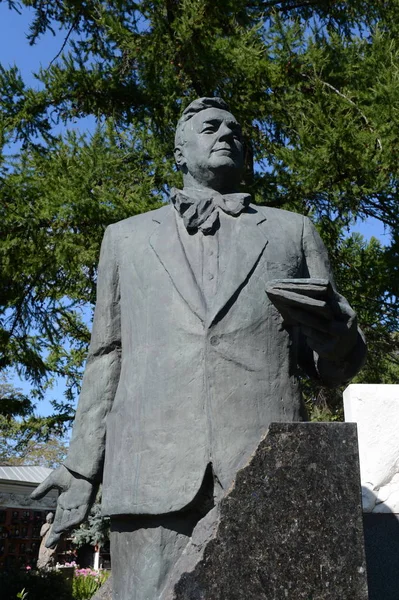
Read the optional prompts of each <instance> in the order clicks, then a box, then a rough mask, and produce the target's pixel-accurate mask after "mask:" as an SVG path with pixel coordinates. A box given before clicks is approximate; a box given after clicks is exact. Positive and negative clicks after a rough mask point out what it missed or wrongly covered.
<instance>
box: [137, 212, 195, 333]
mask: <svg viewBox="0 0 399 600" xmlns="http://www.w3.org/2000/svg"><path fill="white" fill-rule="evenodd" d="M175 213H176V211H175V209H174V208H173V207H170V210H168V211H165V216H164V217H163V218H162V221H161V222H159V221H156V222H157V223H158V226H157V227H156V228H155V231H154V232H153V234H152V235H151V237H150V240H149V241H150V246H151V248H152V249H153V250H154V252H155V254H156V255H157V257H158V259H159V261H160V262H161V264H162V266H163V267H164V269H165V270H166V271H167V273H168V275H169V277H170V279H171V281H172V283H173V285H174V287H175V288H176V290H177V291H178V293H179V294H180V296H181V297H182V298H183V300H184V301H185V302H186V304H187V305H188V306H189V308H190V309H191V310H192V312H193V313H194V314H195V315H196V316H197V317H198V318H199V319H200V320H201V321H202V322H204V321H205V310H206V308H205V302H204V299H203V296H202V292H201V290H200V288H199V287H198V285H197V282H196V279H195V276H194V273H193V271H192V269H191V266H190V263H189V261H188V260H187V256H186V254H185V251H184V248H183V245H182V243H181V240H180V236H179V232H178V229H177V226H176V216H175Z"/></svg>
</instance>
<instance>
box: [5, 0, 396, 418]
mask: <svg viewBox="0 0 399 600" xmlns="http://www.w3.org/2000/svg"><path fill="white" fill-rule="evenodd" d="M8 5H9V6H10V7H11V8H13V7H14V8H17V4H16V3H15V2H13V1H11V0H9V2H8ZM22 5H26V6H30V7H31V9H32V10H33V14H34V18H33V21H32V26H31V30H30V34H29V43H32V44H35V43H40V40H41V36H42V35H43V33H44V32H46V31H47V30H49V29H51V28H58V27H62V28H63V31H64V35H65V42H64V44H63V47H62V48H60V53H59V55H58V56H56V57H52V60H51V62H50V61H49V66H48V67H47V68H42V69H41V70H40V71H39V73H38V74H37V76H38V79H39V81H40V82H41V83H42V88H41V89H40V90H39V91H38V90H36V89H33V88H29V87H27V86H26V85H25V84H24V82H23V80H22V78H21V76H20V74H19V72H18V69H17V68H16V67H13V68H9V69H5V68H3V67H2V68H1V69H0V89H1V90H2V91H1V106H0V130H1V136H0V139H1V141H2V144H3V148H4V149H6V148H7V144H8V143H9V142H10V141H19V142H20V143H21V144H22V149H21V151H20V152H18V154H17V155H16V156H14V157H12V158H10V157H8V156H6V154H5V153H3V157H2V162H1V163H0V195H1V203H0V211H1V215H0V217H1V219H0V223H1V225H0V228H1V236H0V257H1V258H0V260H1V265H2V282H3V285H2V291H1V293H0V300H1V301H0V318H1V323H0V343H1V348H2V353H1V356H0V368H6V367H7V366H16V367H17V368H18V369H19V372H20V374H21V375H22V376H24V377H26V378H28V379H29V380H30V381H32V382H33V383H34V384H35V386H36V388H37V390H38V393H39V395H40V393H41V391H42V390H43V387H44V386H45V385H46V382H48V380H49V379H51V377H52V376H56V375H57V376H58V375H59V376H62V377H65V378H66V380H67V384H68V385H67V388H68V390H67V398H66V404H65V405H64V406H63V410H64V414H66V412H67V413H68V414H69V415H70V416H71V415H72V413H73V400H74V398H75V397H76V394H77V392H78V389H79V382H80V374H81V367H82V362H83V360H84V357H85V353H86V348H87V343H88V339H89V335H88V331H87V327H86V325H85V322H84V319H83V318H82V311H84V310H85V308H84V307H86V306H87V303H90V304H91V305H92V304H93V302H94V296H95V287H94V286H95V278H96V262H97V257H98V251H99V244H100V240H101V237H102V233H103V231H104V228H105V227H106V225H108V224H109V223H112V222H115V221H118V220H119V219H121V218H124V217H126V216H130V215H132V214H137V213H139V212H142V211H145V210H150V209H152V208H155V207H157V206H159V205H160V203H162V202H163V201H165V199H166V197H167V193H168V190H169V188H170V186H171V185H176V184H177V185H179V182H180V180H179V176H178V175H177V173H176V171H175V170H174V167H173V132H174V127H175V123H176V121H177V118H178V116H179V114H180V113H181V111H182V109H183V108H184V107H185V106H186V105H187V104H188V103H189V102H190V101H191V100H193V99H194V98H195V97H198V96H206V95H220V96H222V97H223V98H224V99H225V100H226V101H227V102H228V103H229V105H230V107H231V110H232V112H233V113H234V114H235V115H236V116H237V118H238V119H239V120H240V121H241V123H242V126H243V133H244V138H245V145H246V172H245V189H247V190H248V191H250V192H251V194H252V196H253V198H254V200H255V201H256V202H258V203H261V204H267V205H270V206H276V207H281V208H286V209H289V210H293V211H297V212H300V213H303V214H307V215H309V216H310V218H311V219H312V220H313V221H314V222H315V223H316V225H317V227H318V229H319V231H320V233H321V235H322V237H323V239H324V241H325V243H326V245H327V247H328V249H329V252H330V255H331V257H332V262H333V266H334V269H335V272H336V277H337V281H338V283H339V286H340V289H341V291H342V293H343V294H345V295H346V296H347V297H348V299H349V300H350V301H351V303H352V305H353V306H354V308H355V309H356V310H357V311H358V313H359V321H360V323H361V324H362V325H363V327H364V330H365V333H366V336H367V337H368V339H369V346H370V352H369V359H368V363H367V367H366V369H365V371H364V373H363V375H361V376H360V377H363V378H364V379H360V380H361V381H363V380H364V381H375V382H395V381H397V379H398V369H397V360H398V358H397V357H398V350H399V339H398V335H397V322H398V307H397V306H398V303H397V297H398V281H399V277H398V264H399V263H398V240H399V234H398V197H397V173H398V166H397V164H398V150H399V125H398V123H399V120H398V118H397V116H398V111H399V78H398V77H397V73H398V68H399V36H398V33H399V10H398V9H399V0H392V1H391V2H389V3H388V2H385V3H381V2H378V1H377V0H375V1H372V2H364V1H361V0H347V1H342V2H339V1H333V0H319V1H318V0H309V1H306V2H299V1H295V0H287V1H282V2H278V1H276V0H273V1H270V2H264V1H261V0H220V1H219V2H217V3H216V2H214V1H213V0H212V1H211V0H204V1H201V2H193V0H190V1H188V0H155V1H154V0H152V1H151V2H150V1H149V0H143V1H142V2H140V3H137V2H132V1H130V0H112V1H108V2H103V1H100V0H88V1H85V2H79V1H78V2H77V1H75V0H73V1H71V0H63V1H62V2H57V3H54V2H46V1H44V0H26V1H24V2H22ZM87 115H92V116H94V117H95V118H96V119H97V123H98V127H97V130H96V131H95V133H94V134H93V135H92V136H87V135H86V136H78V135H76V134H74V133H72V132H70V133H67V134H66V135H65V136H62V137H61V136H56V135H55V134H54V130H53V124H54V122H62V123H64V124H65V125H66V126H68V124H71V123H72V122H73V120H74V119H78V118H80V117H83V116H87ZM368 217H374V218H376V219H378V221H380V222H381V223H383V224H384V226H385V227H386V230H387V232H389V234H390V236H391V237H390V239H391V242H390V243H389V244H388V245H387V246H386V247H382V246H381V244H379V243H378V242H377V241H376V240H371V241H370V243H366V242H365V241H364V240H362V239H360V238H359V237H358V236H354V237H353V236H352V237H350V238H349V239H348V237H347V232H348V228H349V227H350V226H351V225H353V223H354V222H355V221H356V220H359V219H360V220H361V219H365V218H368ZM309 393H310V395H311V396H312V397H313V398H314V397H315V396H320V394H321V395H323V394H324V396H326V397H329V398H330V396H329V395H328V394H327V392H325V391H320V390H317V389H316V391H315V388H312V391H311V392H309ZM65 411H66V412H65Z"/></svg>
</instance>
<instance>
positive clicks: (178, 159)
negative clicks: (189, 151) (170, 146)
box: [175, 146, 186, 171]
mask: <svg viewBox="0 0 399 600" xmlns="http://www.w3.org/2000/svg"><path fill="white" fill-rule="evenodd" d="M175 163H176V166H177V168H178V169H179V171H184V167H185V166H186V159H185V158H184V154H183V151H182V147H181V146H176V148H175Z"/></svg>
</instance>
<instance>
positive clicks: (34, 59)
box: [0, 2, 389, 414]
mask: <svg viewBox="0 0 399 600" xmlns="http://www.w3.org/2000/svg"><path fill="white" fill-rule="evenodd" d="M21 10H22V14H21V15H19V14H18V13H16V12H15V11H11V10H9V9H8V7H7V5H6V4H5V3H4V2H0V24H1V25H0V30H1V35H0V62H1V64H2V65H3V66H4V67H8V66H12V65H14V64H15V65H17V66H18V67H19V69H20V70H21V73H22V76H23V79H24V80H25V82H26V83H27V84H29V85H31V86H37V87H39V86H40V83H39V82H38V81H37V80H36V79H35V78H34V77H33V75H32V73H33V72H35V71H37V70H38V69H39V68H40V67H41V66H42V67H47V66H48V65H49V63H50V62H51V60H52V59H53V58H54V57H55V56H56V55H57V54H58V53H59V51H60V49H61V46H62V44H63V41H64V38H65V35H66V32H65V31H61V32H57V35H56V36H53V35H52V34H51V33H47V34H46V35H45V36H43V37H42V38H41V39H40V40H39V42H38V43H37V44H36V45H35V46H29V44H28V41H27V39H26V36H27V34H28V31H29V24H30V22H31V15H32V11H31V10H30V9H28V8H26V7H23V8H22V9H21ZM93 125H94V119H92V118H88V119H83V120H80V121H79V122H77V123H75V124H74V125H73V127H74V128H76V129H80V130H81V131H84V130H92V128H93ZM352 231H357V232H359V233H361V234H363V235H364V236H365V237H366V238H367V239H370V237H372V236H375V237H377V238H379V239H380V240H381V242H382V243H384V242H386V243H387V242H388V241H389V233H388V232H387V231H384V227H383V225H382V224H381V223H380V222H378V221H376V220H375V219H369V220H367V221H365V222H359V223H357V224H356V225H355V226H354V227H353V228H352ZM14 384H15V385H18V386H19V387H21V388H22V389H23V390H24V392H28V391H29V386H28V385H27V384H26V383H25V382H23V381H20V380H19V379H18V378H16V377H15V378H14ZM62 390H63V385H62V383H60V384H59V385H58V386H57V387H56V388H54V389H53V390H52V392H49V394H48V396H49V398H51V397H57V398H60V397H61V395H62ZM39 412H40V413H41V414H48V413H50V412H51V406H50V404H49V402H48V401H44V402H42V403H40V406H39Z"/></svg>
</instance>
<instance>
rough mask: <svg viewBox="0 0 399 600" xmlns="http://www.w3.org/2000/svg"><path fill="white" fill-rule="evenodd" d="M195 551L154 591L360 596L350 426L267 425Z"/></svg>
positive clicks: (208, 597)
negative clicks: (209, 536) (170, 579)
mask: <svg viewBox="0 0 399 600" xmlns="http://www.w3.org/2000/svg"><path fill="white" fill-rule="evenodd" d="M197 550H198V549H194V550H193V548H190V547H188V550H187V552H186V555H183V557H182V562H183V564H184V566H185V568H186V571H190V572H185V573H183V574H182V575H181V576H180V578H179V579H178V580H177V584H176V585H175V586H172V585H171V587H170V589H167V590H165V593H164V594H163V595H162V599H165V600H166V599H168V600H169V599H172V598H173V599H174V600H226V599H227V598H228V599H229V600H243V599H245V600H280V599H281V600H285V599H286V598H289V599H290V600H292V599H294V598H295V600H301V599H303V600H338V599H339V600H343V599H345V600H349V599H350V600H366V599H367V598H368V593H367V578H366V568H365V555H364V544H363V525H362V512H361V492H360V477H359V461H358V448H357V435H356V425H354V424H349V423H273V424H272V425H271V426H270V429H269V431H268V434H267V436H266V437H265V438H264V440H263V441H262V442H261V444H260V445H259V447H258V449H257V451H256V453H255V454H254V456H253V457H252V459H251V461H250V462H249V464H248V465H247V466H246V467H245V468H243V469H242V470H241V471H239V473H238V474H237V478H236V482H235V484H234V486H233V488H232V490H231V491H230V493H229V494H228V495H227V497H226V498H225V499H224V500H223V501H222V502H221V505H220V516H219V518H218V521H217V523H216V526H215V530H214V532H213V535H212V539H211V540H210V541H209V542H208V544H207V545H206V547H205V549H204V551H203V553H202V555H200V556H199V555H198V552H197ZM191 551H193V556H194V559H193V560H194V561H195V560H196V561H197V564H196V565H195V564H192V565H191V567H190V568H189V569H187V565H188V564H189V563H190V552H191ZM177 570H178V569H177ZM176 572H177V571H176ZM176 572H175V575H176ZM174 581H176V579H174Z"/></svg>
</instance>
